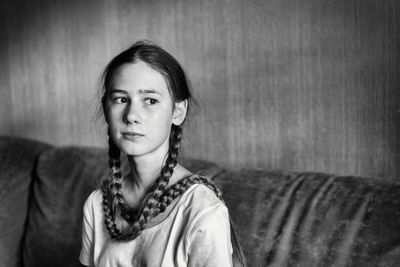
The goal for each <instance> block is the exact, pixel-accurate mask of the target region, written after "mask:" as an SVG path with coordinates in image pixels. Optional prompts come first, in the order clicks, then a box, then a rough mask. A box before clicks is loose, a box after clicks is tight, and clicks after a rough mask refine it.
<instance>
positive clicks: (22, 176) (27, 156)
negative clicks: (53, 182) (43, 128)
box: [0, 137, 50, 267]
mask: <svg viewBox="0 0 400 267" xmlns="http://www.w3.org/2000/svg"><path fill="white" fill-rule="evenodd" d="M49 148H50V146H49V145H47V144H44V143H40V142H36V141H31V140H27V139H22V138H15V137H0V199H1V201H0V266H2V267H17V266H18V267H19V266H22V257H21V255H22V254H21V248H22V239H23V234H24V229H25V224H26V218H27V214H28V206H29V205H28V204H29V203H28V198H29V191H30V184H31V174H32V171H33V169H34V165H35V163H36V159H37V157H38V155H39V154H40V153H41V152H42V151H44V150H46V149H49Z"/></svg>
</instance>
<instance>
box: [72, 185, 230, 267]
mask: <svg viewBox="0 0 400 267" xmlns="http://www.w3.org/2000/svg"><path fill="white" fill-rule="evenodd" d="M102 201H103V196H102V193H101V191H100V190H96V191H94V192H93V193H92V194H91V195H90V196H89V197H88V199H87V200H86V202H85V205H84V208H83V213H84V214H83V227H82V249H81V254H80V257H79V260H80V262H81V263H82V264H84V265H87V266H99V267H131V266H132V267H153V266H154V267H160V266H171V267H172V266H177V267H178V266H208V267H210V266H218V267H224V266H232V245H231V239H230V225H229V215H228V210H227V208H226V206H225V204H224V203H223V202H222V201H221V200H220V199H219V198H218V197H217V196H216V195H215V194H214V192H213V191H211V190H210V189H209V188H208V187H206V186H204V185H202V184H194V185H192V186H191V187H190V188H189V189H188V190H187V191H186V192H185V193H184V194H182V196H181V197H180V198H179V199H178V201H177V203H176V205H175V206H174V207H173V209H172V210H171V211H170V213H169V214H168V216H167V217H166V218H165V219H164V220H162V221H161V222H160V223H159V224H156V225H154V226H151V227H149V228H145V229H144V230H143V231H142V233H141V234H140V235H139V236H138V237H137V238H136V239H134V240H131V241H117V240H112V239H111V238H110V236H109V234H108V231H107V229H106V227H105V225H104V214H103V206H102Z"/></svg>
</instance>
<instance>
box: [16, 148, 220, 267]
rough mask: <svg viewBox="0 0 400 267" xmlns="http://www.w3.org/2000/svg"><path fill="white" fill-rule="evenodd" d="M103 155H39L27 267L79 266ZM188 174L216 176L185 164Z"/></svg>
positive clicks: (214, 170)
mask: <svg viewBox="0 0 400 267" xmlns="http://www.w3.org/2000/svg"><path fill="white" fill-rule="evenodd" d="M107 162H108V160H107V154H106V151H105V150H103V149H100V148H85V147H60V148H55V149H52V150H49V151H47V152H46V153H43V155H41V157H40V159H39V164H38V168H37V174H38V179H37V181H36V182H35V184H34V199H33V202H32V207H31V209H30V213H29V225H28V229H27V236H26V240H25V245H24V262H25V266H27V267H29V266H37V267H39V266H40V267H46V266H49V267H50V266H51V267H54V266H57V267H63V266H74V267H75V266H78V256H79V252H80V248H81V220H82V207H83V204H84V201H85V200H86V198H87V197H88V195H89V194H90V192H91V191H93V190H94V189H96V188H98V187H99V185H100V181H101V178H102V177H104V175H107V173H108V169H107V166H108V165H107V164H108V163H107ZM183 162H184V166H186V167H187V168H188V169H190V170H192V171H196V172H197V171H199V170H206V171H205V172H206V173H207V174H209V175H217V174H218V173H221V172H222V169H221V168H219V167H217V166H216V165H214V164H210V163H206V162H203V161H196V160H185V161H183Z"/></svg>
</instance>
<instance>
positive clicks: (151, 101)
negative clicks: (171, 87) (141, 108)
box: [144, 98, 158, 105]
mask: <svg viewBox="0 0 400 267" xmlns="http://www.w3.org/2000/svg"><path fill="white" fill-rule="evenodd" d="M144 103H145V104H147V105H155V104H157V103H158V100H157V99H154V98H146V99H145V100H144Z"/></svg>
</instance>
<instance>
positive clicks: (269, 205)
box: [0, 137, 400, 267]
mask: <svg viewBox="0 0 400 267" xmlns="http://www.w3.org/2000/svg"><path fill="white" fill-rule="evenodd" d="M182 164H183V165H184V166H186V167H187V168H188V169H190V170H192V171H196V172H203V173H205V174H207V175H210V176H212V177H214V179H215V181H216V183H217V184H218V185H219V186H220V188H221V189H222V191H223V193H224V198H225V201H226V204H227V206H228V208H229V211H230V214H231V217H232V219H233V221H234V223H235V224H234V226H235V229H236V231H237V233H238V237H239V240H240V242H241V244H242V247H243V249H244V252H245V254H246V257H247V262H248V265H249V266H400V184H399V183H396V182H393V181H385V180H382V179H378V178H368V177H353V176H347V177H343V176H336V175H330V174H325V173H310V172H304V173H293V172H286V171H270V170H261V169H258V170H255V169H242V170H226V169H223V168H221V167H219V166H217V165H216V164H213V163H210V162H205V161H201V160H190V159H184V160H182ZM107 172H108V170H107V153H106V150H105V149H101V148H92V147H76V146H75V147H74V146H68V147H54V146H51V145H49V144H45V143H41V142H37V141H33V140H27V139H22V138H16V137H0V199H1V201H0V267H20V266H26V267H31V266H32V267H33V266H36V267H47V266H49V267H50V266H51V267H57V266H59V267H64V266H65V267H70V266H78V255H79V251H80V242H81V241H80V239H81V219H82V205H83V203H84V201H85V199H86V197H87V196H88V195H89V193H90V192H91V191H92V190H94V189H95V188H96V187H98V186H99V184H100V180H101V177H103V176H104V175H106V174H107Z"/></svg>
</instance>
